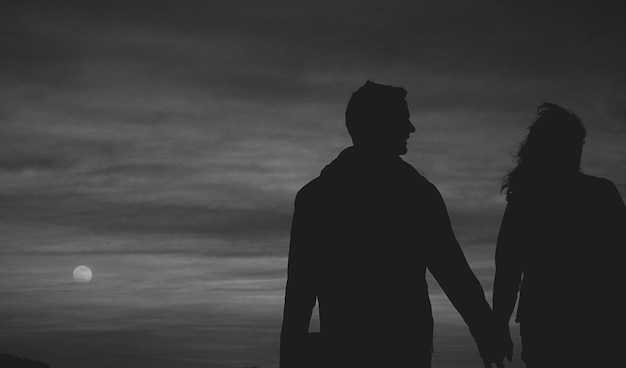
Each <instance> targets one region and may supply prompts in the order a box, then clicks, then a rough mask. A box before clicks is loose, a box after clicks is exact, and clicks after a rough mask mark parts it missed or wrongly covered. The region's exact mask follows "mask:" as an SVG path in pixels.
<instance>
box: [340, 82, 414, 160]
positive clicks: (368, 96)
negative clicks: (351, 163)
mask: <svg viewBox="0 0 626 368" xmlns="http://www.w3.org/2000/svg"><path fill="white" fill-rule="evenodd" d="M409 117H410V113H409V107H408V105H407V103H406V90H405V89H404V88H402V87H392V86H385V85H382V84H377V83H374V82H370V81H367V82H366V83H365V84H364V85H363V86H362V87H361V88H359V89H358V90H357V91H356V92H354V93H353V94H352V97H351V98H350V101H349V102H348V107H347V109H346V126H347V127H348V132H349V133H350V136H351V137H352V142H353V143H354V145H355V146H357V147H360V148H364V149H367V150H371V151H376V152H381V153H392V154H396V155H403V154H405V153H406V152H407V148H406V141H407V139H408V138H409V135H410V134H411V133H413V132H414V131H415V127H414V126H413V124H411V121H410V120H409Z"/></svg>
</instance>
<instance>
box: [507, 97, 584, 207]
mask: <svg viewBox="0 0 626 368" xmlns="http://www.w3.org/2000/svg"><path fill="white" fill-rule="evenodd" d="M586 135H587V132H586V130H585V127H584V125H583V124H582V122H581V120H580V118H579V117H578V116H576V115H575V114H574V113H572V112H570V111H568V110H566V109H564V108H562V107H560V106H558V105H556V104H553V103H543V104H541V105H540V106H539V107H538V108H537V119H536V120H535V121H534V123H533V124H532V125H531V126H530V128H528V134H527V135H526V137H525V138H524V140H523V141H522V143H520V145H519V151H518V152H517V154H516V155H515V156H514V157H515V161H516V162H517V166H515V168H514V169H513V170H511V171H509V172H508V173H507V174H506V175H505V176H504V178H503V180H502V188H501V192H503V191H506V197H507V199H509V198H510V197H511V195H513V194H514V193H516V192H519V191H520V190H522V191H523V190H524V188H527V187H528V186H534V185H537V184H541V183H542V182H543V180H542V179H546V178H547V177H555V176H557V177H558V176H562V175H563V174H569V173H577V172H580V161H581V157H582V147H583V145H584V144H585V137H586Z"/></svg>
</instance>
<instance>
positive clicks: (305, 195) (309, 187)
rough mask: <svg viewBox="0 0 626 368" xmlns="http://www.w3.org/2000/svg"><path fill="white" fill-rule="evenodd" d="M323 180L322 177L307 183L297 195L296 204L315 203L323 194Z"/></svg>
mask: <svg viewBox="0 0 626 368" xmlns="http://www.w3.org/2000/svg"><path fill="white" fill-rule="evenodd" d="M324 186H325V185H324V183H323V180H322V179H321V177H320V176H318V177H316V178H315V179H313V180H311V181H309V182H308V183H306V184H305V185H304V186H303V187H302V188H300V190H298V193H297V194H296V203H299V202H309V201H315V198H319V196H320V195H321V194H322V192H323V189H322V188H323V187H324Z"/></svg>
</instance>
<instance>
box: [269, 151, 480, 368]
mask: <svg viewBox="0 0 626 368" xmlns="http://www.w3.org/2000/svg"><path fill="white" fill-rule="evenodd" d="M427 268H428V270H429V271H430V272H431V273H432V275H433V276H434V277H435V279H436V280H437V282H438V283H439V284H440V285H441V287H442V289H443V290H444V291H445V293H446V294H447V295H448V297H449V298H450V300H451V301H452V303H453V305H454V306H455V307H456V308H457V310H458V311H459V312H460V313H461V315H462V317H463V319H464V320H465V321H466V322H467V324H468V325H469V327H470V331H471V332H472V335H473V336H474V337H475V338H476V339H477V340H478V341H480V339H482V338H484V337H485V334H486V333H487V332H486V331H485V328H486V327H485V326H487V324H488V321H489V320H490V318H491V314H490V312H491V311H490V307H489V305H488V303H487V302H486V300H485V297H484V294H483V290H482V287H481V285H480V283H479V282H478V280H477V279H476V277H475V276H474V274H473V273H472V271H471V269H470V268H469V266H468V264H467V261H466V259H465V257H464V255H463V252H462V250H461V248H460V246H459V244H458V242H457V240H456V238H455V236H454V233H453V231H452V227H451V225H450V220H449V217H448V213H447V210H446V207H445V204H444V202H443V199H442V197H441V195H440V194H439V192H438V190H437V189H436V188H435V186H434V185H432V184H431V183H430V182H429V181H428V180H426V179H425V178H424V177H423V176H422V175H420V174H419V173H418V172H417V171H416V170H415V169H414V168H413V167H412V166H411V165H409V164H408V163H406V162H404V161H403V160H402V159H401V158H400V157H398V156H390V157H380V156H374V155H371V154H368V153H365V152H360V151H359V150H358V149H357V148H355V147H350V148H347V149H346V150H344V151H343V152H342V153H341V154H340V155H339V157H337V158H336V159H335V160H334V161H333V162H332V163H330V164H329V165H328V166H326V167H325V168H324V170H323V171H322V173H321V175H320V176H319V177H318V178H316V179H314V180H313V181H311V182H310V183H308V184H307V185H306V186H304V187H303V188H302V189H301V190H300V191H299V192H298V194H297V196H296V201H295V211H294V216H293V223H292V228H291V242H290V247H289V266H288V280H287V288H286V295H285V309H284V320H283V326H282V333H281V351H280V358H281V361H280V365H281V367H282V368H291V367H300V366H303V365H304V364H305V362H306V361H307V359H310V357H307V356H308V355H311V354H317V352H313V353H312V352H310V351H309V350H307V347H306V346H305V345H306V341H307V340H306V334H307V332H308V327H309V321H310V317H311V313H312V309H313V307H314V306H315V303H316V300H317V301H318V302H319V313H320V329H321V337H322V348H321V350H320V351H319V353H320V354H323V359H325V363H324V366H331V367H332V366H342V367H345V366H394V365H396V366H398V364H411V366H414V367H422V366H424V367H425V366H429V363H428V362H429V360H430V353H431V349H432V336H433V318H432V311H431V304H430V300H429V297H428V286H427V283H426V278H425V274H426V269H427ZM316 358H317V357H316Z"/></svg>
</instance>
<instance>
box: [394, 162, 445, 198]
mask: <svg viewBox="0 0 626 368" xmlns="http://www.w3.org/2000/svg"><path fill="white" fill-rule="evenodd" d="M402 170H403V173H404V175H405V176H406V177H407V179H408V180H409V181H410V183H411V185H414V186H416V188H418V189H421V190H426V191H437V192H438V190H437V188H436V187H435V185H434V184H433V183H431V182H430V181H429V180H428V179H426V177H425V176H424V175H422V174H421V173H420V172H419V171H418V170H417V169H416V168H415V167H414V166H413V165H411V164H410V163H408V162H406V161H404V160H402Z"/></svg>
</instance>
